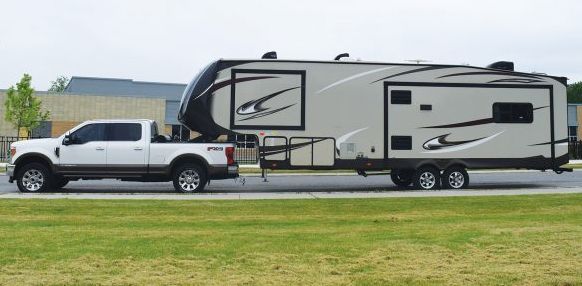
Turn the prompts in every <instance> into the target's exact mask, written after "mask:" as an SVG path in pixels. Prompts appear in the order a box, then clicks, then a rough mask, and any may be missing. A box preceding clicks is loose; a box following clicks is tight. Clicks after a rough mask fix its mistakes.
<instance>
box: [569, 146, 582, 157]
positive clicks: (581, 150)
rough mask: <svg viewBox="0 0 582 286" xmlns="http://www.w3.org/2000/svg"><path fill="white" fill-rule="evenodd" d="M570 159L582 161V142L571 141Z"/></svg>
mask: <svg viewBox="0 0 582 286" xmlns="http://www.w3.org/2000/svg"><path fill="white" fill-rule="evenodd" d="M568 152H569V153H570V159H576V160H579V159H582V141H570V142H569V143H568Z"/></svg>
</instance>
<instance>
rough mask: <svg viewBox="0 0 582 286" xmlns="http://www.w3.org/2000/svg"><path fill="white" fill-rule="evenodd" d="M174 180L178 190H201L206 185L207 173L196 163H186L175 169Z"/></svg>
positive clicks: (187, 191)
mask: <svg viewBox="0 0 582 286" xmlns="http://www.w3.org/2000/svg"><path fill="white" fill-rule="evenodd" d="M172 181H173V183H174V189H176V191H177V192H181V193H194V192H201V191H202V190H204V187H205V186H206V173H205V172H204V170H203V169H202V168H201V167H200V166H198V165H196V164H184V165H181V166H179V167H177V168H176V169H175V170H174V172H173V175H172Z"/></svg>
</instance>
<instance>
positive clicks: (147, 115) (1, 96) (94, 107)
mask: <svg viewBox="0 0 582 286" xmlns="http://www.w3.org/2000/svg"><path fill="white" fill-rule="evenodd" d="M37 96H38V97H40V99H41V100H42V108H43V109H44V110H48V111H49V112H50V117H49V119H48V121H51V122H52V130H51V135H52V136H59V135H61V134H63V133H64V132H65V131H66V130H69V129H70V128H71V127H73V126H75V125H77V124H78V123H80V122H83V121H86V120H91V119H154V120H156V121H157V122H158V126H164V125H165V122H164V119H165V112H166V100H165V99H161V98H138V97H125V96H99V95H79V94H47V93H45V92H37ZM5 98H6V93H5V91H0V114H2V116H0V117H1V118H0V135H12V134H16V130H15V129H14V128H13V127H12V126H11V124H9V123H8V122H6V121H5V120H4V116H3V114H4V101H5Z"/></svg>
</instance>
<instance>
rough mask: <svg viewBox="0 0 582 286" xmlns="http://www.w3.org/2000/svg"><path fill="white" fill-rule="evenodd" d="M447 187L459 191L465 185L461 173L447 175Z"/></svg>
mask: <svg viewBox="0 0 582 286" xmlns="http://www.w3.org/2000/svg"><path fill="white" fill-rule="evenodd" d="M448 180H449V185H450V186H451V188H453V189H459V188H461V187H463V184H465V176H463V174H462V173H461V172H458V171H455V172H452V173H451V174H450V175H449V178H448Z"/></svg>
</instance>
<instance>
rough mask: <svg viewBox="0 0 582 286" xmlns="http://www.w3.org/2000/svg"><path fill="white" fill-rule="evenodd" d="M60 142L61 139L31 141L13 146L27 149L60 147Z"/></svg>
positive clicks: (20, 142) (16, 143)
mask: <svg viewBox="0 0 582 286" xmlns="http://www.w3.org/2000/svg"><path fill="white" fill-rule="evenodd" d="M59 142H60V140H59V138H43V139H30V140H22V141H17V142H14V143H12V146H14V147H16V148H17V149H18V148H27V147H32V146H34V147H40V146H42V147H52V146H55V145H58V143H59Z"/></svg>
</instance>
